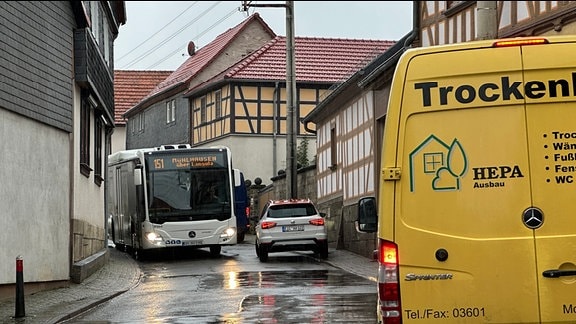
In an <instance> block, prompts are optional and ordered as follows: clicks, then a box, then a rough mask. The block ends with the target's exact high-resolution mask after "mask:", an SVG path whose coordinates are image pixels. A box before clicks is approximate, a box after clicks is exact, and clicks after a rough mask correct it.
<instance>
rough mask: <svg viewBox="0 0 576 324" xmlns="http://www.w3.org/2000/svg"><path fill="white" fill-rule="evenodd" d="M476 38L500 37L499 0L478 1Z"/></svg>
mask: <svg viewBox="0 0 576 324" xmlns="http://www.w3.org/2000/svg"><path fill="white" fill-rule="evenodd" d="M476 21H477V24H476V39H477V40H482V39H496V38H498V10H497V1H476Z"/></svg>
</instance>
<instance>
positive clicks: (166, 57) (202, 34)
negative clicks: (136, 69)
mask: <svg viewBox="0 0 576 324" xmlns="http://www.w3.org/2000/svg"><path fill="white" fill-rule="evenodd" d="M236 11H238V9H234V10H232V11H230V12H229V13H228V14H227V15H226V16H224V17H223V18H220V20H218V21H216V22H215V23H214V24H212V25H211V26H210V27H208V28H207V29H205V30H204V31H202V32H201V33H200V34H198V35H196V36H195V37H192V39H200V38H201V37H202V36H204V35H205V34H206V33H208V32H209V31H210V30H212V29H213V28H214V27H216V26H218V25H219V24H221V23H222V22H224V21H225V20H226V19H228V18H230V17H232V15H233V14H234V13H235V12H236ZM187 45H188V43H185V44H183V45H181V46H179V47H178V48H177V49H176V50H175V51H173V52H171V53H170V54H168V55H166V56H165V57H164V58H163V59H161V60H159V61H156V62H155V63H153V64H151V65H150V66H148V67H147V68H146V69H147V70H151V69H153V68H155V67H156V66H158V65H160V64H161V63H163V62H165V61H166V60H168V59H169V58H171V57H172V56H173V55H175V54H176V53H178V52H180V50H181V49H182V47H186V46H187Z"/></svg>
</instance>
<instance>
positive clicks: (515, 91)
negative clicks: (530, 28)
mask: <svg viewBox="0 0 576 324" xmlns="http://www.w3.org/2000/svg"><path fill="white" fill-rule="evenodd" d="M575 52H576V37H574V36H549V37H548V36H546V37H524V38H521V37H519V38H511V39H496V40H483V41H473V42H466V43H458V44H451V45H441V46H430V47H422V48H412V49H408V50H407V51H406V52H404V53H403V56H402V57H401V58H400V60H399V61H398V64H397V66H396V71H395V74H394V77H393V80H392V84H391V90H390V98H389V103H388V111H387V115H386V121H385V123H386V124H385V129H384V137H383V146H382V147H383V148H382V152H380V154H381V165H380V169H379V170H377V171H376V172H375V173H376V174H378V175H379V177H380V179H379V191H378V194H377V196H376V197H365V198H362V199H360V201H359V204H358V223H357V226H358V227H357V228H358V229H359V230H361V231H365V232H373V231H375V232H376V237H377V241H378V248H377V253H376V255H377V259H378V262H379V271H378V285H377V287H378V298H377V304H378V306H377V312H378V322H379V323H384V324H390V323H393V324H400V323H404V324H408V323H442V324H450V323H576V297H575V296H576V293H575V292H576V217H575V215H576V204H574V200H575V199H576V123H575V122H574V121H575V120H576V59H575V58H574V53H575Z"/></svg>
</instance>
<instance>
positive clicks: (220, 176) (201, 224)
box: [106, 144, 245, 259]
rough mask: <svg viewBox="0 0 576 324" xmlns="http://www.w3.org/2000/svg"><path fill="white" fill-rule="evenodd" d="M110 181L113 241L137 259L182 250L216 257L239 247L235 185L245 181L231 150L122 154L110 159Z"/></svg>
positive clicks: (167, 148)
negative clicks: (206, 251) (225, 248)
mask: <svg viewBox="0 0 576 324" xmlns="http://www.w3.org/2000/svg"><path fill="white" fill-rule="evenodd" d="M107 177H108V179H107V181H108V185H107V196H106V197H107V202H106V206H107V208H106V210H107V217H108V236H109V239H110V240H111V241H112V242H113V244H114V245H115V246H116V248H117V249H119V250H123V251H126V252H128V253H130V254H132V255H133V257H134V258H135V259H141V258H142V257H144V256H145V255H148V252H150V251H161V250H162V249H175V248H183V247H193V248H209V250H210V254H211V255H212V256H214V257H216V256H219V255H220V252H221V249H222V246H226V245H234V244H237V242H238V241H237V238H238V236H237V235H238V230H237V218H236V211H235V210H239V209H238V208H235V206H234V205H235V204H234V202H235V190H236V189H235V187H237V186H244V183H243V181H242V179H241V178H242V173H241V171H240V170H238V169H234V168H233V167H232V156H231V152H230V149H229V148H228V147H225V146H218V147H209V148H192V147H191V146H190V145H189V144H178V145H163V146H160V147H154V148H142V149H133V150H125V151H119V152H116V153H113V154H111V155H109V156H108V168H107ZM244 199H245V198H244Z"/></svg>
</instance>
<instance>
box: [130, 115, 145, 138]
mask: <svg viewBox="0 0 576 324" xmlns="http://www.w3.org/2000/svg"><path fill="white" fill-rule="evenodd" d="M130 120H131V123H132V133H133V134H136V133H142V132H143V131H144V112H141V113H139V114H137V115H135V116H134V117H133V118H131V119H130Z"/></svg>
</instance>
